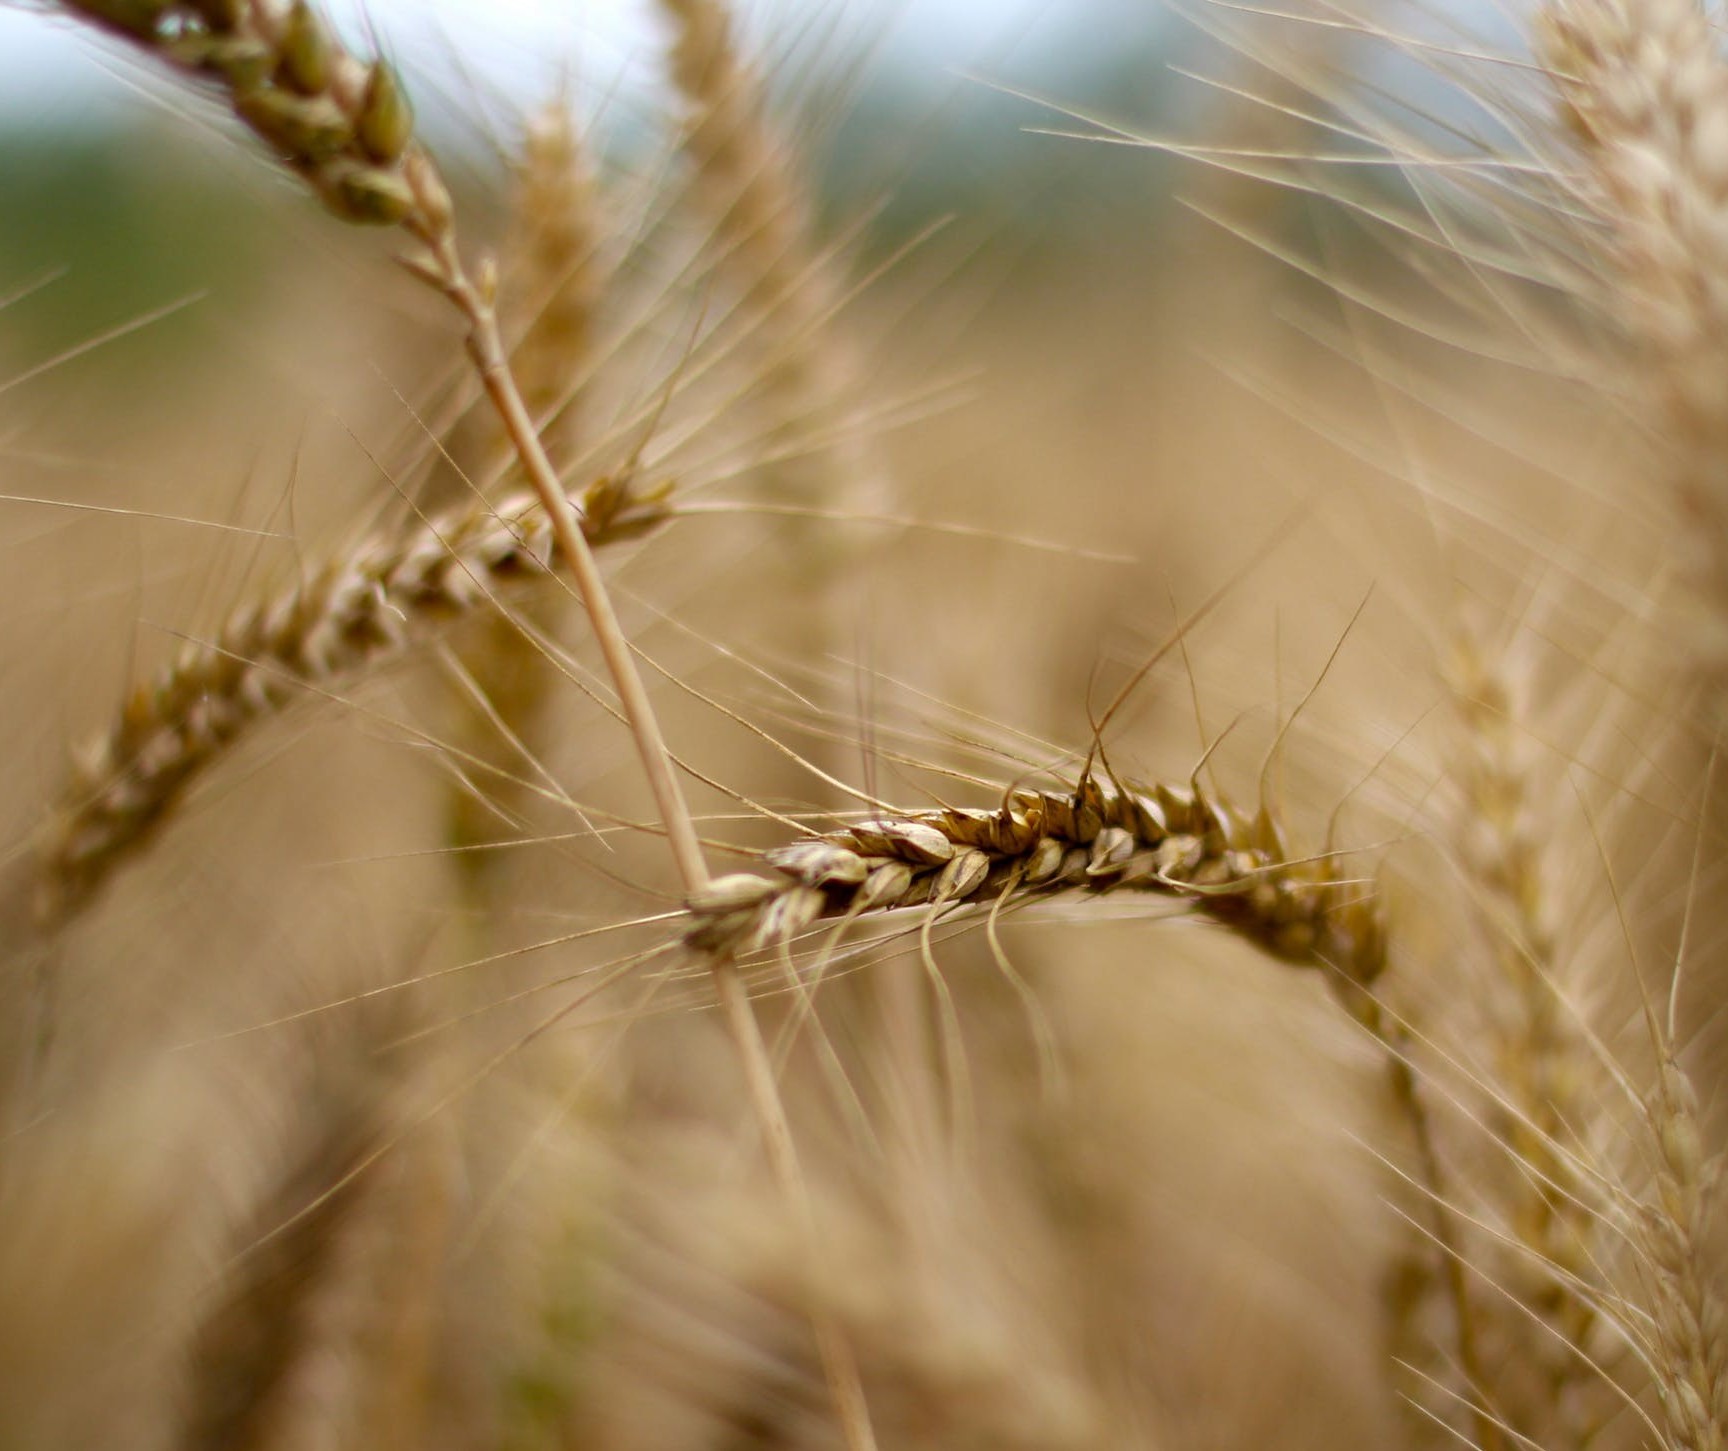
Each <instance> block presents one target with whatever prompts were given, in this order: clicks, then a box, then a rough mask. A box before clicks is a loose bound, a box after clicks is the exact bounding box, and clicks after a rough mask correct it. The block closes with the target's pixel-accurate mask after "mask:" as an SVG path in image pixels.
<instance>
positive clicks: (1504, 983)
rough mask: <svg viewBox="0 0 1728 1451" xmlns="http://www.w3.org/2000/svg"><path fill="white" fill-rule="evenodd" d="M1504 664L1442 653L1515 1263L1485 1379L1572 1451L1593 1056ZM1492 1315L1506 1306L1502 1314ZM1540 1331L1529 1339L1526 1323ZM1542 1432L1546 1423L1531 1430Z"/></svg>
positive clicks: (1540, 802)
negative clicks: (1483, 963)
mask: <svg viewBox="0 0 1728 1451" xmlns="http://www.w3.org/2000/svg"><path fill="white" fill-rule="evenodd" d="M1508 676H1509V667H1508V665H1507V664H1506V663H1505V662H1504V661H1499V660H1495V659H1494V658H1493V657H1492V656H1491V654H1490V651H1489V647H1487V646H1486V645H1484V644H1483V643H1482V642H1480V641H1478V640H1476V639H1474V638H1471V637H1470V636H1468V635H1460V637H1459V638H1458V639H1457V640H1455V641H1454V645H1453V649H1452V652H1451V662H1450V670H1449V671H1448V677H1449V684H1450V686H1451V690H1452V696H1453V701H1454V704H1455V707H1456V711H1457V714H1458V717H1459V725H1460V729H1459V731H1458V748H1457V750H1456V751H1455V752H1454V754H1453V759H1452V765H1451V774H1452V776H1453V779H1454V782H1455V784H1456V786H1457V788H1458V794H1459V798H1460V802H1459V812H1458V826H1457V828H1456V830H1455V833H1454V836H1455V840H1456V842H1457V854H1458V860H1459V865H1460V868H1461V870H1462V872H1463V873H1464V876H1465V880H1466V882H1467V884H1468V886H1469V888H1470V891H1471V894H1472V897H1473V899H1474V904H1475V908H1476V913H1477V916H1478V918H1479V920H1480V924H1481V928H1482V935H1483V937H1484V939H1485V940H1486V941H1487V942H1488V943H1489V944H1490V963H1489V969H1490V970H1489V973H1488V976H1487V979H1486V982H1485V985H1484V1002H1485V1009H1486V1011H1487V1013H1488V1032H1489V1035H1490V1043H1489V1045H1488V1046H1489V1052H1490V1057H1491V1068H1490V1071H1491V1074H1492V1082H1493V1084H1494V1087H1495V1103H1494V1106H1493V1107H1494V1111H1495V1123H1494V1128H1495V1131H1496V1133H1497V1134H1498V1135H1499V1137H1500V1140H1501V1142H1502V1144H1503V1146H1504V1148H1505V1151H1506V1155H1507V1159H1508V1161H1509V1162H1510V1164H1511V1165H1512V1169H1513V1172H1512V1174H1511V1176H1510V1179H1509V1180H1508V1181H1507V1182H1506V1183H1505V1184H1504V1186H1503V1188H1502V1190H1501V1191H1500V1194H1499V1196H1498V1197H1499V1198H1500V1199H1501V1201H1502V1208H1503V1212H1504V1216H1505V1220H1506V1228H1507V1230H1508V1233H1509V1238H1510V1242H1511V1243H1513V1244H1515V1245H1516V1246H1517V1248H1518V1258H1517V1260H1516V1262H1515V1263H1514V1264H1512V1265H1511V1266H1510V1267H1509V1269H1508V1274H1507V1277H1506V1281H1505V1283H1504V1285H1503V1287H1504V1288H1505V1289H1507V1291H1508V1294H1509V1296H1510V1299H1509V1300H1503V1299H1499V1298H1496V1299H1495V1300H1494V1301H1493V1302H1491V1308H1492V1311H1493V1312H1497V1313H1500V1314H1501V1315H1502V1317H1503V1318H1505V1317H1509V1318H1510V1323H1509V1324H1508V1325H1507V1326H1506V1327H1505V1335H1506V1339H1507V1341H1508V1342H1509V1343H1510V1344H1512V1345H1515V1346H1517V1347H1519V1348H1520V1352H1521V1353H1520V1354H1519V1355H1518V1356H1517V1357H1515V1358H1514V1359H1515V1361H1516V1362H1518V1363H1515V1364H1512V1365H1508V1366H1506V1367H1504V1368H1502V1369H1503V1373H1501V1374H1499V1375H1498V1376H1497V1377H1496V1379H1497V1381H1498V1382H1499V1385H1500V1391H1499V1393H1497V1394H1496V1395H1495V1396H1494V1402H1495V1405H1496V1408H1497V1409H1498V1410H1499V1412H1500V1413H1501V1414H1502V1415H1504V1416H1505V1417H1506V1418H1507V1419H1508V1420H1509V1422H1510V1423H1511V1424H1512V1425H1513V1427H1514V1428H1515V1429H1516V1430H1517V1431H1518V1432H1520V1433H1521V1434H1524V1435H1527V1436H1532V1437H1535V1438H1537V1439H1544V1438H1559V1439H1560V1440H1561V1442H1562V1444H1568V1445H1571V1444H1579V1443H1581V1442H1582V1440H1583V1439H1585V1434H1586V1427H1585V1425H1584V1424H1583V1421H1582V1419H1581V1416H1582V1412H1583V1407H1582V1406H1581V1405H1580V1404H1579V1403H1578V1397H1577V1395H1576V1391H1577V1389H1578V1388H1579V1387H1580V1385H1581V1383H1582V1382H1584V1381H1585V1380H1586V1379H1588V1378H1590V1377H1592V1376H1593V1375H1594V1374H1595V1372H1594V1370H1593V1368H1592V1366H1591V1363H1590V1361H1589V1359H1588V1357H1587V1355H1586V1354H1585V1352H1584V1350H1583V1347H1584V1346H1585V1345H1586V1344H1587V1342H1588V1339H1589V1337H1590V1334H1591V1331H1592V1327H1593V1326H1594V1325H1595V1323H1596V1319H1597V1314H1596V1308H1595V1305H1594V1304H1593V1303H1592V1301H1591V1299H1590V1297H1589V1296H1588V1295H1586V1294H1583V1293H1581V1292H1580V1289H1579V1286H1580V1285H1582V1284H1584V1283H1587V1280H1588V1277H1589V1275H1590V1273H1591V1268H1592V1263H1593V1261H1594V1259H1595V1257H1596V1255H1597V1254H1598V1252H1599V1250H1600V1247H1599V1246H1597V1245H1596V1244H1595V1242H1594V1241H1595V1238H1596V1234H1595V1231H1596V1228H1597V1226H1598V1224H1599V1219H1598V1216H1597V1215H1596V1214H1595V1213H1594V1211H1593V1209H1592V1207H1591V1204H1590V1200H1591V1199H1592V1198H1593V1195H1592V1193H1591V1191H1590V1186H1588V1185H1587V1184H1585V1183H1584V1182H1583V1181H1582V1178H1581V1175H1580V1174H1579V1172H1578V1161H1577V1158H1576V1156H1575V1155H1574V1154H1572V1153H1570V1152H1568V1151H1567V1150H1566V1148H1565V1147H1564V1137H1563V1136H1565V1135H1567V1134H1569V1133H1576V1132H1578V1131H1579V1130H1580V1128H1581V1127H1582V1126H1584V1125H1587V1124H1588V1123H1589V1122H1590V1121H1591V1118H1592V1105H1591V1104H1590V1103H1589V1102H1587V1101H1586V1095H1585V1092H1584V1090H1585V1085H1586V1084H1587V1083H1588V1082H1589V1078H1590V1073H1589V1054H1588V1053H1587V1052H1586V1045H1585V1043H1584V1042H1583V1041H1582V1039H1581V1037H1580V1033H1579V1030H1578V1029H1577V1027H1576V1026H1575V1024H1574V1023H1573V1020H1572V1019H1571V1017H1570V1016H1569V1015H1568V1012H1567V1009H1566V1005H1565V1003H1564V1001H1563V999H1562V997H1561V995H1560V993H1561V987H1560V983H1559V980H1558V978H1559V969H1560V957H1559V952H1558V947H1557V943H1556V928H1555V912H1556V906H1555V882H1554V880H1553V872H1552V870H1551V867H1550V865H1549V854H1548V844H1549V839H1550V838H1551V836H1552V831H1553V828H1552V821H1551V818H1550V816H1549V814H1548V813H1547V811H1546V810H1545V809H1544V807H1545V804H1546V803H1545V800H1544V796H1545V793H1544V791H1543V788H1542V783H1541V782H1540V781H1539V779H1538V777H1537V773H1536V771H1535V769H1534V767H1533V765H1532V763H1531V762H1530V760H1529V759H1528V755H1529V748H1528V742H1527V740H1526V739H1525V738H1524V736H1523V731H1524V729H1525V726H1524V712H1523V709H1522V707H1521V706H1520V704H1519V702H1518V700H1517V694H1516V691H1515V690H1514V688H1513V686H1512V684H1511V683H1510V681H1509V678H1508ZM1502 1307H1503V1308H1502ZM1533 1319H1534V1321H1535V1322H1539V1323H1541V1324H1544V1325H1546V1326H1547V1327H1548V1332H1549V1333H1546V1334H1534V1335H1533V1334H1532V1333H1531V1330H1532V1321H1533ZM1530 1371H1535V1373H1536V1374H1537V1375H1538V1377H1539V1381H1540V1392H1541V1395H1540V1398H1539V1399H1537V1400H1536V1401H1534V1402H1533V1403H1532V1404H1529V1405H1526V1406H1523V1407H1520V1406H1519V1405H1518V1404H1517V1403H1516V1401H1515V1399H1514V1396H1513V1394H1512V1392H1511V1390H1510V1382H1512V1381H1513V1380H1514V1379H1516V1378H1520V1377H1523V1376H1525V1375H1526V1374H1527V1373H1528V1372H1530ZM1544 1420H1546V1421H1547V1422H1548V1424H1542V1422H1543V1421H1544Z"/></svg>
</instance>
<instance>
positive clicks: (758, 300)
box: [660, 0, 851, 424]
mask: <svg viewBox="0 0 1728 1451" xmlns="http://www.w3.org/2000/svg"><path fill="white" fill-rule="evenodd" d="M660 6H661V9H662V10H664V11H665V12H666V14H667V15H668V16H669V17H670V18H671V20H672V21H673V23H674V25H675V26H676V32H675V36H674V39H673V44H672V48H671V53H670V56H669V61H670V66H671V72H672V83H673V85H674V86H676V88H677V90H678V93H679V94H680V95H681V96H682V97H683V98H684V102H685V105H686V108H687V110H688V116H687V118H686V121H685V125H684V132H683V146H684V150H685V151H686V153H687V154H688V155H689V157H690V159H691V162H692V164H693V166H694V169H695V177H696V187H697V189H698V193H699V195H700V196H702V197H703V198H705V200H706V204H707V206H708V209H709V211H710V212H711V213H712V215H713V217H714V223H713V225H714V232H715V241H716V243H717V245H718V247H719V249H720V255H719V257H718V258H717V261H716V271H717V273H718V274H719V275H720V276H721V277H723V278H726V279H728V280H729V281H730V282H731V283H732V285H733V286H734V287H735V288H736V289H737V291H738V293H739V295H740V303H741V306H742V308H743V310H744V312H745V313H746V314H747V315H751V316H754V317H755V318H757V319H760V321H761V325H762V327H763V331H764V333H765V341H766V342H767V343H768V345H769V347H770V348H771V349H772V355H771V357H770V360H769V362H768V365H767V370H766V376H765V377H764V380H763V389H764V392H765V394H766V395H767V397H768V398H769V400H770V402H771V404H772V405H773V406H774V407H775V408H776V410H777V411H778V412H779V413H780V414H781V420H780V421H781V422H782V424H784V423H787V422H790V421H794V420H800V419H803V418H805V417H807V416H808V415H810V414H812V413H817V414H823V413H828V412H831V411H832V410H833V409H834V408H835V407H836V406H841V405H844V404H846V403H847V401H848V395H849V384H850V381H851V379H850V374H851V367H850V364H849V361H848V360H847V359H846V357H845V355H844V354H843V353H842V352H840V351H839V350H838V348H837V347H836V346H834V344H833V340H832V339H831V338H830V336H829V329H828V326H827V324H828V321H829V318H830V315H831V314H832V313H833V311H834V308H835V305H836V302H837V300H838V297H839V293H840V289H839V288H838V287H837V286H836V285H835V284H834V282H833V280H832V279H831V278H830V276H829V271H828V267H827V265H826V263H825V261H824V259H822V258H821V257H820V256H818V254H817V251H816V249H815V247H813V246H812V245H811V241H810V234H811V228H810V224H809V220H808V217H809V210H810V208H809V204H808V202H807V201H806V199H805V196H804V193H803V189H802V187H801V186H800V185H799V183H798V181H797V179H796V168H795V167H794V165H793V162H792V158H791V155H790V153H789V151H788V149H787V147H786V146H785V145H784V143H783V142H782V141H781V139H780V137H779V136H778V135H777V134H776V133H775V130H774V128H773V127H772V125H770V123H769V120H768V114H767V105H766V101H765V98H764V96H763V94H762V86H761V82H760V81H759V80H758V78H757V77H756V75H755V73H754V72H753V71H752V69H751V68H750V66H749V65H748V64H747V63H746V62H745V60H744V58H743V57H742V56H741V55H740V54H739V51H738V48H737V46H736V44H735V43H734V40H733V34H732V31H733V26H732V16H731V12H730V10H729V9H728V7H727V6H726V5H725V4H724V3H723V0H660Z"/></svg>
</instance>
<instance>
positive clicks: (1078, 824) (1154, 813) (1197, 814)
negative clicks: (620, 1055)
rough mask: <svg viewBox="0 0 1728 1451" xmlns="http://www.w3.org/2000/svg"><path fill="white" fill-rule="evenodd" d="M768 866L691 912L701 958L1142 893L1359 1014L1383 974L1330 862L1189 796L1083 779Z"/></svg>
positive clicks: (918, 819) (1368, 911)
mask: <svg viewBox="0 0 1728 1451" xmlns="http://www.w3.org/2000/svg"><path fill="white" fill-rule="evenodd" d="M760 863H761V865H762V867H763V868H765V869H766V870H765V871H764V872H762V873H757V872H738V873H733V874H731V875H728V876H724V877H717V878H715V879H714V881H713V882H711V883H710V884H709V886H708V888H707V889H706V890H705V891H703V892H701V893H698V894H696V895H694V896H692V897H691V898H690V900H689V901H688V902H687V904H686V911H687V920H686V922H685V925H684V928H683V933H684V937H685V939H686V940H687V941H688V942H689V943H690V944H691V945H693V946H695V947H698V948H703V949H708V950H721V951H726V952H730V953H736V954H743V953H748V952H754V951H759V950H761V949H763V948H770V947H777V946H780V945H783V944H786V943H790V942H791V941H793V940H794V939H795V938H797V937H799V936H801V935H802V934H804V933H805V932H807V931H809V930H810V929H812V928H814V927H817V926H818V925H819V924H822V923H824V922H850V921H853V920H857V919H860V918H868V917H871V916H874V915H879V914H883V913H889V912H895V911H899V910H902V909H905V908H913V907H926V908H930V909H933V910H937V911H941V910H943V909H959V908H963V907H968V906H975V905H982V904H985V903H990V902H994V901H996V900H998V899H1002V898H1006V899H1009V900H1019V899H1022V898H1030V897H1037V896H1049V895H1054V894H1056V893H1061V892H1074V891H1083V892H1090V893H1094V894H1096V893H1101V892H1110V891H1117V890H1123V889H1135V890H1141V891H1147V892H1154V893H1158V894H1162V895H1164V896H1168V897H1173V898H1176V899H1179V900H1182V901H1185V902H1189V903H1192V904H1193V905H1194V906H1195V907H1196V908H1198V909H1199V910H1201V911H1203V912H1205V913H1206V914H1207V915H1208V916H1210V917H1212V918H1213V919H1214V920H1216V921H1218V922H1220V923H1222V924H1224V925H1225V926H1227V927H1230V928H1232V929H1234V930H1236V931H1238V932H1240V933H1242V934H1243V935H1244V936H1246V937H1248V938H1250V939H1251V940H1252V941H1254V942H1256V943H1257V944H1259V945H1260V946H1261V947H1262V948H1264V949H1265V950H1267V951H1268V952H1270V953H1271V954H1272V955H1273V956H1275V957H1278V958H1281V959H1283V960H1284V961H1287V962H1292V963H1297V964H1302V965H1307V966H1323V967H1327V968H1330V969H1331V970H1332V975H1333V980H1334V983H1335V984H1336V985H1337V988H1338V990H1339V992H1340V994H1341V995H1342V996H1343V997H1344V998H1345V1000H1346V1002H1348V1003H1351V1004H1352V1005H1353V1006H1354V1004H1355V1001H1356V999H1357V996H1358V995H1359V994H1361V993H1363V992H1366V991H1367V990H1368V989H1369V988H1371V987H1372V986H1373V984H1374V983H1375V982H1376V980H1377V979H1378V978H1379V976H1380V974H1381V972H1382V971H1383V970H1384V968H1385V965H1386V940H1385V932H1384V928H1383V924H1382V922H1381V920H1380V909H1379V904H1378V900H1377V897H1376V894H1375V892H1374V890H1373V887H1372V885H1371V884H1369V883H1365V882H1363V881H1360V880H1355V879H1350V878H1347V877H1344V876H1342V875H1341V874H1340V872H1339V868H1338V858H1337V857H1336V856H1334V855H1330V854H1326V855H1321V856H1316V857H1292V856H1291V855H1289V853H1288V851H1287V849H1286V847H1285V845H1284V842H1283V839H1282V834H1281V833H1280V831H1279V830H1278V829H1277V827H1276V825H1275V824H1274V823H1273V822H1272V820H1271V818H1270V816H1269V815H1268V814H1267V813H1265V812H1261V813H1258V814H1256V815H1248V814H1245V813H1242V812H1238V811H1236V810H1234V809H1233V808H1231V807H1230V806H1229V805H1227V804H1225V803H1223V802H1221V801H1218V800H1215V799H1211V798H1209V797H1208V796H1206V795H1205V794H1204V793H1203V792H1201V791H1199V790H1197V789H1195V788H1193V787H1188V788H1182V787H1172V786H1167V785H1151V786H1143V785H1140V784H1138V783H1133V782H1120V781H1118V780H1117V779H1116V778H1114V777H1111V776H1102V775H1098V774H1095V773H1093V772H1090V771H1089V772H1088V773H1086V774H1085V775H1084V776H1083V777H1082V778H1081V780H1080V781H1079V782H1078V783H1077V784H1076V786H1075V787H1074V788H1073V789H1072V790H1053V791H1033V790H1011V791H1008V792H1007V793H1005V796H1004V800H1003V804H1002V805H1001V806H999V807H995V808H962V807H940V808H935V809H931V810H922V811H907V812H903V813H898V814H891V815H878V816H875V817H872V818H870V819H868V820H865V821H860V822H857V823H854V824H852V825H848V826H842V827H840V828H838V829H837V830H835V831H831V832H828V833H825V834H822V835H816V836H811V837H809V838H806V839H804V840H800V841H796V842H792V843H790V844H787V845H784V846H779V847H775V848H773V849H771V850H769V851H767V852H765V853H763V854H761V857H760Z"/></svg>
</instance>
